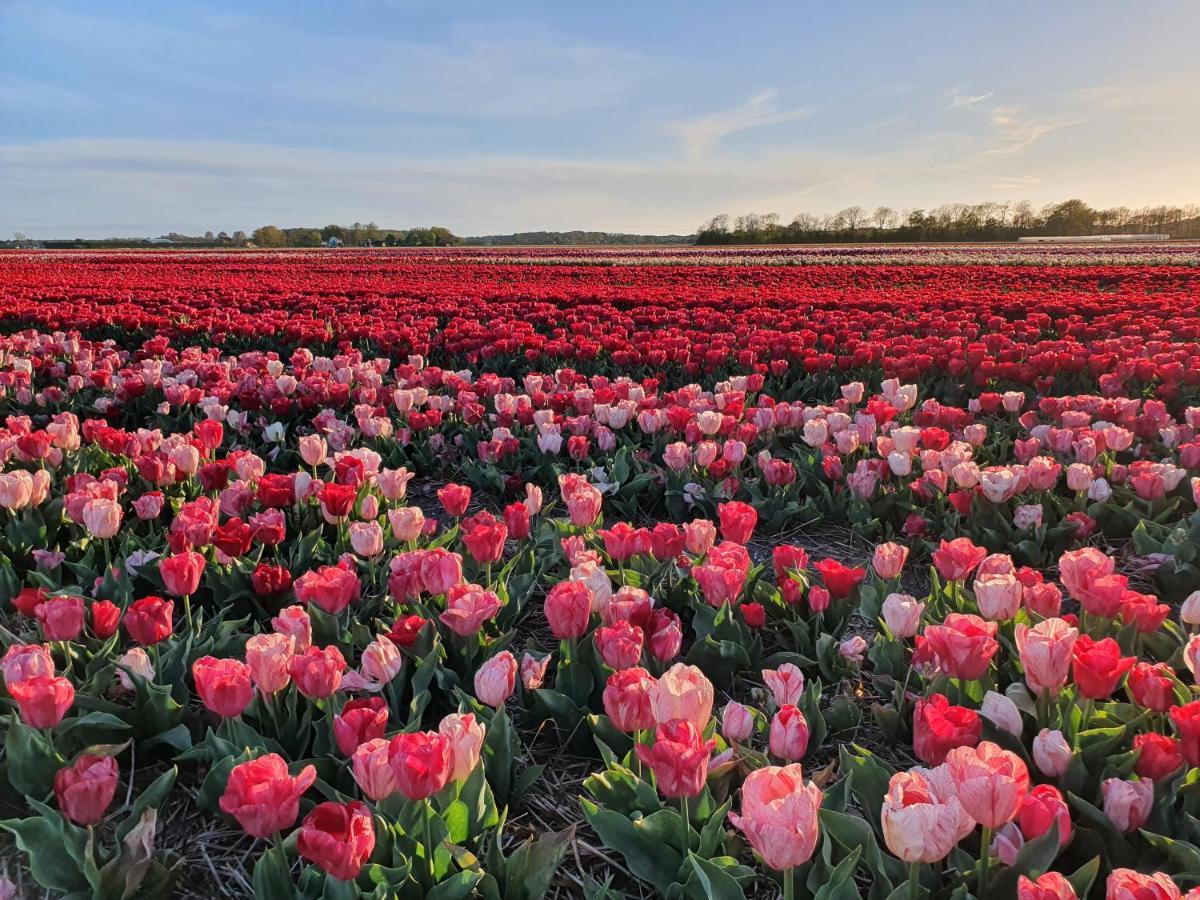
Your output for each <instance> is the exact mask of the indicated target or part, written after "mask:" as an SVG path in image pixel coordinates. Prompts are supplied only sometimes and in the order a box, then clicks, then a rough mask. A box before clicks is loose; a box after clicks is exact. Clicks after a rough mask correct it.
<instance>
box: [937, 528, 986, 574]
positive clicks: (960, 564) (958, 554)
mask: <svg viewBox="0 0 1200 900" xmlns="http://www.w3.org/2000/svg"><path fill="white" fill-rule="evenodd" d="M987 555H988V554H987V550H985V549H984V548H983V547H977V546H975V544H973V543H972V542H971V540H970V538H965V537H962V538H956V539H954V540H952V541H946V540H943V541H942V542H941V545H940V546H939V547H938V549H937V550H935V551H933V564H934V566H935V567H936V568H937V570H938V574H939V575H941V576H942V578H943V579H944V580H946V581H959V582H961V581H966V580H967V578H968V577H970V575H971V573H972V572H974V571H975V569H976V568H977V567H978V566H979V564H980V563H981V562H983V560H984V558H985V557H986V556H987Z"/></svg>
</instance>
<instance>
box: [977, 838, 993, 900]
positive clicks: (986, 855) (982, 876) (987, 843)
mask: <svg viewBox="0 0 1200 900" xmlns="http://www.w3.org/2000/svg"><path fill="white" fill-rule="evenodd" d="M991 862H992V829H990V828H988V827H987V826H986V825H985V826H983V840H982V842H981V843H980V847H979V900H987V893H988V874H989V872H988V866H990V865H991Z"/></svg>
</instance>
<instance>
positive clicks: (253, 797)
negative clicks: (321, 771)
mask: <svg viewBox="0 0 1200 900" xmlns="http://www.w3.org/2000/svg"><path fill="white" fill-rule="evenodd" d="M316 780H317V770H316V769H314V768H313V767H312V766H305V767H304V768H303V769H302V770H301V771H300V774H299V775H295V776H293V775H291V774H289V773H288V765H287V762H286V761H285V760H284V758H283V757H282V756H279V755H278V754H276V753H268V754H266V755H264V756H260V757H258V758H257V759H252V760H250V761H248V762H244V763H240V764H238V765H236V766H234V767H233V769H232V771H230V773H229V780H228V781H227V782H226V785H225V793H224V794H222V795H221V801H220V806H221V811H222V812H223V813H225V814H226V815H229V816H233V818H235V819H237V822H238V824H239V825H241V826H242V829H243V830H244V831H245V832H246V834H248V835H250V836H251V837H256V838H269V837H271V836H272V835H273V834H275V832H277V831H283V830H284V829H287V828H291V827H292V826H293V825H294V824H296V818H297V817H298V816H299V815H300V796H301V795H302V794H303V793H304V792H305V791H307V790H308V789H309V788H310V787H312V785H313V782H314V781H316Z"/></svg>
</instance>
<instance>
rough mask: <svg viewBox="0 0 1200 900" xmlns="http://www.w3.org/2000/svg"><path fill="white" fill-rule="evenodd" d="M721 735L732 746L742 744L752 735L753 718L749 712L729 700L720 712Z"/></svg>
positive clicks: (734, 701)
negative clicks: (732, 744)
mask: <svg viewBox="0 0 1200 900" xmlns="http://www.w3.org/2000/svg"><path fill="white" fill-rule="evenodd" d="M721 734H723V735H724V736H725V740H727V741H729V742H730V743H734V744H744V743H746V741H748V740H749V739H750V736H751V735H752V734H754V717H753V716H752V715H751V714H750V710H748V709H746V707H744V706H742V704H740V703H738V702H737V701H736V700H730V701H729V702H728V703H726V704H725V708H724V709H723V710H722V711H721Z"/></svg>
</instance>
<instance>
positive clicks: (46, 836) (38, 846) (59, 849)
mask: <svg viewBox="0 0 1200 900" xmlns="http://www.w3.org/2000/svg"><path fill="white" fill-rule="evenodd" d="M47 812H48V813H49V814H42V815H37V816H32V817H30V818H28V819H7V820H5V821H0V828H3V829H5V830H6V831H9V832H11V833H12V835H13V838H14V839H15V840H16V844H17V847H18V848H19V849H21V850H22V851H24V852H25V853H26V854H28V856H29V871H30V873H31V874H32V875H33V877H34V879H35V880H36V881H37V883H38V884H40V885H42V886H43V887H48V888H52V889H54V890H56V891H63V892H64V893H70V892H72V891H85V890H87V888H88V880H87V877H86V876H85V875H84V873H83V870H82V869H81V868H80V866H79V863H78V862H77V861H76V860H75V858H74V857H73V855H72V854H71V852H70V851H69V850H68V848H67V844H66V838H65V835H64V832H63V824H64V823H63V820H62V818H61V817H60V816H59V815H58V813H56V812H53V811H52V810H47Z"/></svg>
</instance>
